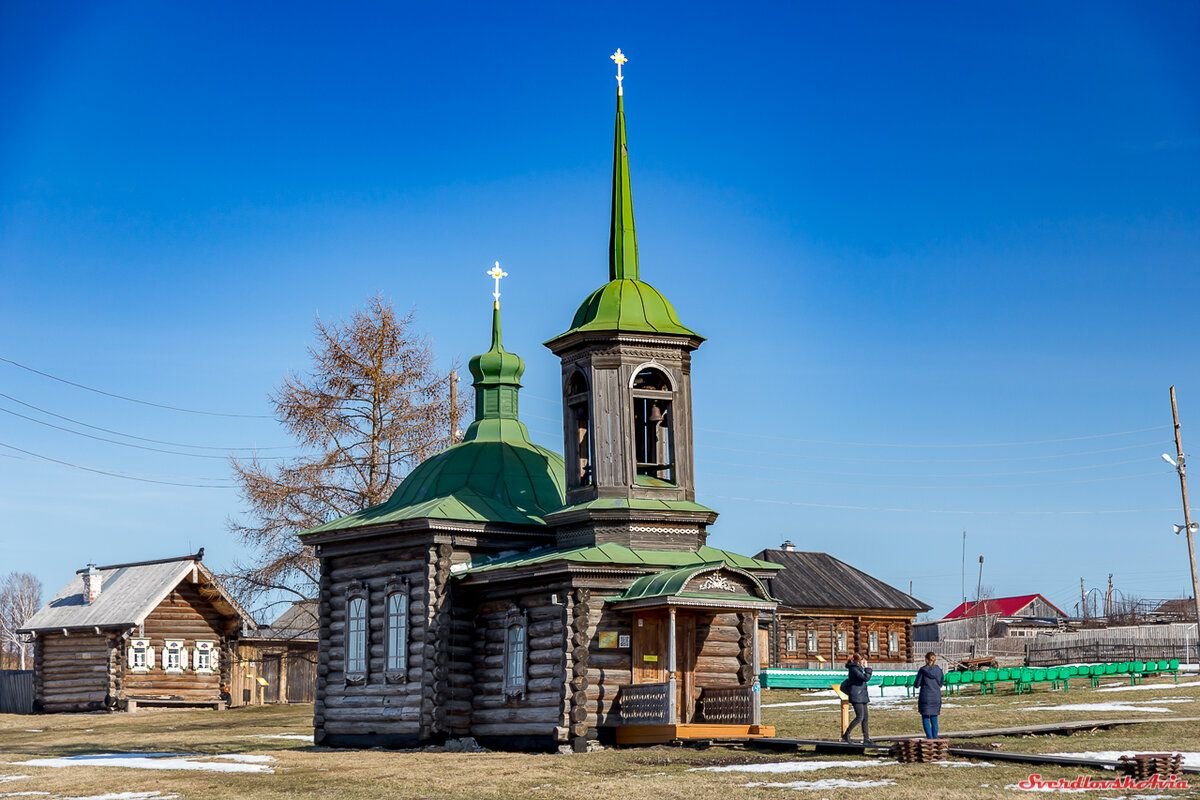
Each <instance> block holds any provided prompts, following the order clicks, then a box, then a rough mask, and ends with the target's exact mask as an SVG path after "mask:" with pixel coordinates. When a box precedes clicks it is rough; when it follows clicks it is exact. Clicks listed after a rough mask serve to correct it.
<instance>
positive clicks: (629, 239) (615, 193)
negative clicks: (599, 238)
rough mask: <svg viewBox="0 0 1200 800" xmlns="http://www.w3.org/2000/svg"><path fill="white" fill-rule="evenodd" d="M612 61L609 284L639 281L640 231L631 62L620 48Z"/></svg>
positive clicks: (612, 57)
mask: <svg viewBox="0 0 1200 800" xmlns="http://www.w3.org/2000/svg"><path fill="white" fill-rule="evenodd" d="M610 58H611V59H612V60H613V61H614V62H616V65H617V125H616V133H615V135H614V137H613V138H614V142H613V186H612V231H611V232H610V233H609V239H608V278H609V280H614V281H616V280H622V279H625V278H629V279H632V280H637V279H638V254H637V231H636V230H635V228H634V225H633V190H632V189H631V188H630V183H629V149H628V147H627V145H626V141H625V92H624V87H623V85H622V84H623V82H624V80H625V76H624V75H623V74H622V72H621V67H622V66H623V65H624V64H625V62H627V61H628V60H629V59H627V58H626V57H625V54H624V53H622V52H621V49H620V48H617V52H615V53H613V54H612V55H611V56H610Z"/></svg>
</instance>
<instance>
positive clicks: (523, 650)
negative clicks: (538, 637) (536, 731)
mask: <svg viewBox="0 0 1200 800" xmlns="http://www.w3.org/2000/svg"><path fill="white" fill-rule="evenodd" d="M503 619H504V680H503V687H504V696H505V698H507V699H515V698H523V697H524V696H525V691H526V689H527V687H528V686H529V615H528V614H527V613H526V612H525V611H524V610H523V609H519V608H513V609H509V611H508V612H507V613H506V614H505V615H504V618H503ZM514 630H519V631H520V645H521V647H520V652H519V656H518V657H517V658H514V655H516V654H515V653H514V643H513V635H512V634H513V631H514ZM518 666H519V667H520V673H519V674H518V673H516V671H515V668H516V667H518Z"/></svg>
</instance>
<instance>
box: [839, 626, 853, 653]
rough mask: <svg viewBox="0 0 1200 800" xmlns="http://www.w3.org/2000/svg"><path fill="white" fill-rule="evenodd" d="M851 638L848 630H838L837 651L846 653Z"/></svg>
mask: <svg viewBox="0 0 1200 800" xmlns="http://www.w3.org/2000/svg"><path fill="white" fill-rule="evenodd" d="M849 638H850V637H849V636H847V635H846V632H845V631H838V632H837V651H838V652H839V653H845V652H846V647H847V645H848V640H849Z"/></svg>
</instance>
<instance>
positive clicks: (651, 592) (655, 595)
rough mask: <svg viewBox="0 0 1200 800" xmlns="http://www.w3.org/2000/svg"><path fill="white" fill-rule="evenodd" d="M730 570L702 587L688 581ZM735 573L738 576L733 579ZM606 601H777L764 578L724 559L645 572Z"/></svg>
mask: <svg viewBox="0 0 1200 800" xmlns="http://www.w3.org/2000/svg"><path fill="white" fill-rule="evenodd" d="M708 572H712V573H727V575H726V576H722V575H716V576H714V578H713V579H712V580H710V581H706V582H705V583H702V584H701V585H700V586H699V587H693V588H692V589H691V590H690V591H689V590H688V583H689V582H690V581H691V580H692V579H693V578H695V577H697V576H699V575H703V574H704V573H708ZM728 576H733V577H734V578H737V579H739V580H730V579H729V577H728ZM605 602H608V603H613V604H614V605H617V604H619V605H622V606H637V607H647V606H650V607H653V606H665V605H684V606H687V605H699V606H709V607H714V606H720V607H726V608H774V607H775V604H776V601H775V599H774V598H773V597H771V595H770V593H769V592H768V591H767V589H766V587H765V586H763V584H762V582H761V581H759V580H758V578H755V577H754V576H753V575H751V574H750V573H749V572H746V571H744V570H741V569H736V568H734V567H731V566H730V565H729V564H727V563H726V562H724V561H711V562H708V563H706V564H698V565H695V566H688V567H682V568H680V569H672V570H667V571H666V572H656V573H654V574H653V575H643V576H642V577H640V578H638V579H637V580H636V581H634V582H633V583H632V584H630V586H629V588H628V589H626V590H625V591H624V592H622V593H621V594H619V595H617V596H615V597H610V598H607V600H606V601H605Z"/></svg>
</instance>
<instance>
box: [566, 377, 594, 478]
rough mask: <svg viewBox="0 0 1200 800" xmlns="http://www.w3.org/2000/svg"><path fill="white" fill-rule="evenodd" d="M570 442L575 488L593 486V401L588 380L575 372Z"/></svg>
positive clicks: (569, 388)
mask: <svg viewBox="0 0 1200 800" xmlns="http://www.w3.org/2000/svg"><path fill="white" fill-rule="evenodd" d="M567 418H568V422H569V430H570V434H571V435H570V438H569V439H568V450H569V451H570V452H569V453H567V464H568V468H567V475H568V477H569V478H570V480H571V485H572V486H591V485H592V484H593V483H594V481H595V475H594V474H593V468H592V462H593V456H592V398H591V390H590V388H589V387H588V382H587V378H586V377H585V376H584V374H583V372H582V371H580V370H575V372H573V373H572V374H571V377H570V379H569V380H568V381H567Z"/></svg>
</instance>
